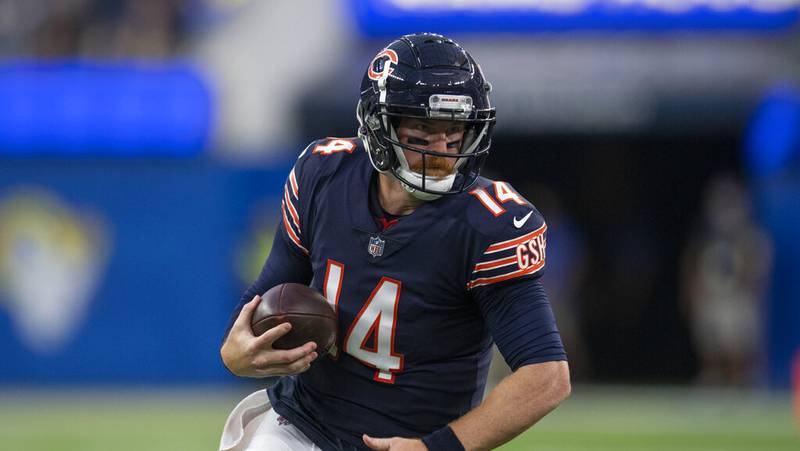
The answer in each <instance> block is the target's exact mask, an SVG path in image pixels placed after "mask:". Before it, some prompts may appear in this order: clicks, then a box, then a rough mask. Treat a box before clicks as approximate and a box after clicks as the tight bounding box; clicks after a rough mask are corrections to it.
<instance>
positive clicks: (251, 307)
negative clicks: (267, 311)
mask: <svg viewBox="0 0 800 451" xmlns="http://www.w3.org/2000/svg"><path fill="white" fill-rule="evenodd" d="M260 301H261V296H259V295H255V296H254V297H253V299H251V300H250V302H248V303H247V304H245V305H243V306H242V310H241V311H239V316H237V317H236V321H234V322H233V327H235V328H239V329H241V328H243V327H244V328H246V329H247V330H250V319H251V318H252V317H253V312H254V311H255V309H256V307H258V304H259V302H260Z"/></svg>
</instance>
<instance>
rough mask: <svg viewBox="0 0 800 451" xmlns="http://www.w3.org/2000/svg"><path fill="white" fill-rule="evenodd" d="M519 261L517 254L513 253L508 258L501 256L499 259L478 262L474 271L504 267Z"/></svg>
mask: <svg viewBox="0 0 800 451" xmlns="http://www.w3.org/2000/svg"><path fill="white" fill-rule="evenodd" d="M516 262H517V256H516V255H512V256H511V257H508V258H501V259H499V260H492V261H488V262H483V263H478V264H477V265H475V270H473V271H472V272H480V271H489V270H490V269H497V268H502V267H503V266H508V265H513V264H514V263H516Z"/></svg>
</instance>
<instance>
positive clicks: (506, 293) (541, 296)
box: [473, 278, 567, 371]
mask: <svg viewBox="0 0 800 451" xmlns="http://www.w3.org/2000/svg"><path fill="white" fill-rule="evenodd" d="M473 297H474V299H475V301H476V302H477V304H478V306H479V307H480V309H481V313H482V314H483V317H484V319H485V321H486V324H487V327H488V328H489V332H490V333H491V335H492V339H493V340H494V342H495V344H497V349H499V350H500V353H501V354H502V355H503V358H504V359H505V361H506V363H507V364H508V366H509V367H511V369H512V370H514V371H516V370H517V369H518V368H520V367H522V366H524V365H530V364H534V363H542V362H550V361H556V360H567V354H566V352H565V351H564V345H563V344H562V342H561V335H560V333H559V331H558V327H557V326H556V320H555V316H554V315H553V310H552V308H551V307H550V302H549V301H548V299H547V294H546V293H545V290H544V287H543V286H542V282H541V280H540V279H538V278H521V279H516V280H513V281H509V282H505V283H498V284H492V285H488V286H486V287H482V288H481V289H479V290H476V291H475V293H474V294H473Z"/></svg>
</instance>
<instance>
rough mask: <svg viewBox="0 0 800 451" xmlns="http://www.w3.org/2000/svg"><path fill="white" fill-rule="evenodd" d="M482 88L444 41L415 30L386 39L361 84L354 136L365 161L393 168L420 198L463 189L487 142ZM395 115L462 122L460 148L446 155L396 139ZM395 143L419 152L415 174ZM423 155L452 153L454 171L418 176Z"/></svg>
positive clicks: (473, 70) (485, 86)
mask: <svg viewBox="0 0 800 451" xmlns="http://www.w3.org/2000/svg"><path fill="white" fill-rule="evenodd" d="M490 90H491V85H490V84H489V82H487V81H486V79H485V78H484V77H483V72H482V71H481V68H480V66H478V63H477V62H475V60H474V59H473V58H472V56H470V54H469V53H467V51H466V50H464V49H463V48H462V47H461V46H460V45H458V44H457V43H456V42H454V41H453V40H451V39H448V38H446V37H444V36H442V35H439V34H433V33H418V34H410V35H406V36H403V37H401V38H399V39H397V40H396V41H394V42H392V43H391V44H389V46H387V47H386V48H385V49H383V50H382V51H381V52H379V53H378V54H377V55H376V56H375V58H373V60H372V62H371V63H370V65H369V67H368V68H367V71H366V73H365V74H364V78H363V80H362V82H361V98H360V100H359V103H358V108H357V113H356V114H357V117H358V121H359V124H360V126H359V129H358V135H359V137H360V138H361V139H362V140H363V142H364V146H365V147H366V150H367V152H368V153H369V157H370V160H371V161H372V165H373V166H374V167H375V169H376V170H378V171H380V172H387V171H388V172H390V173H391V174H393V175H394V176H395V177H397V178H398V179H399V180H400V181H401V182H402V184H403V187H405V188H406V189H407V190H408V191H409V192H410V193H412V194H413V195H415V196H416V197H418V198H420V199H423V200H432V199H436V198H438V197H440V196H442V195H446V194H456V193H460V192H463V191H464V190H466V189H468V188H469V187H470V186H471V185H472V184H473V183H474V182H475V180H476V179H477V177H478V175H479V174H480V170H481V168H482V167H483V163H484V161H485V159H486V156H487V154H488V153H489V146H490V145H491V136H492V130H493V128H494V123H495V110H494V108H492V106H491V105H490V103H489V91H490ZM401 118H418V119H439V120H448V121H458V122H463V123H464V126H465V134H464V138H463V141H462V144H461V149H460V150H459V151H458V153H455V154H453V153H443V152H434V151H429V150H428V151H426V150H422V149H418V148H415V147H412V146H408V145H405V144H402V143H401V142H400V141H399V139H398V138H397V133H396V127H397V124H398V123H399V121H400V119H401ZM403 149H405V150H407V151H410V152H416V153H419V154H422V161H423V168H422V173H419V172H415V171H412V170H411V169H410V168H409V165H408V162H407V161H406V158H405V156H404V154H403ZM426 155H430V156H434V157H444V158H453V159H456V162H455V165H454V168H455V173H453V174H451V175H449V176H444V177H433V176H431V175H428V174H426V173H425V172H426V170H425V165H424V162H425V156H426Z"/></svg>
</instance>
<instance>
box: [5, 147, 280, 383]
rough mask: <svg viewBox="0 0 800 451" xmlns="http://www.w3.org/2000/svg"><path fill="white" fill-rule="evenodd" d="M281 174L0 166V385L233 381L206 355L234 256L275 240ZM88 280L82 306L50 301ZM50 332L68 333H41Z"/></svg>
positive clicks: (200, 165) (224, 314)
mask: <svg viewBox="0 0 800 451" xmlns="http://www.w3.org/2000/svg"><path fill="white" fill-rule="evenodd" d="M287 166H288V163H287ZM287 169H288V167H286V168H284V167H277V168H272V169H233V168H226V167H220V166H218V165H214V164H211V163H208V162H206V161H205V160H170V159H159V160H113V159H110V160H86V159H78V160H33V159H30V160H26V159H23V160H19V159H17V160H0V355H2V361H0V383H55V384H61V383H79V382H80V383H84V382H88V383H97V382H101V383H103V382H108V383H156V382H157V383H162V382H168V383H169V382H196V383H206V382H213V381H223V380H230V379H232V376H229V375H228V374H227V371H226V370H225V369H224V368H223V367H222V365H221V363H220V362H219V357H218V348H219V343H220V339H221V336H222V333H223V330H224V328H225V326H226V323H227V320H228V316H229V312H230V311H231V309H232V308H233V305H234V304H235V303H236V302H237V301H238V298H239V295H240V293H241V292H242V290H243V288H244V282H243V281H244V280H245V279H246V277H242V276H241V275H240V274H237V269H236V268H237V261H239V260H241V256H240V255H238V253H239V252H241V251H242V250H245V251H247V250H248V246H251V247H252V245H251V244H250V243H253V242H254V240H253V237H252V236H250V235H248V233H250V232H252V231H254V230H255V231H257V232H258V233H263V232H265V231H266V232H267V235H269V234H271V232H272V231H273V230H274V226H275V224H276V221H277V218H278V215H277V214H276V210H275V209H276V208H277V207H278V205H279V198H278V196H279V194H280V193H281V189H282V185H283V181H284V179H285V176H286V173H287ZM31 218H33V219H31ZM43 218H44V220H43ZM264 218H267V219H266V221H264V220H263V219H264ZM26 221H27V222H26ZM258 221H261V222H258ZM33 223H36V224H41V223H43V224H45V225H44V226H39V225H37V226H32V225H31V224H33ZM264 229H266V230H264ZM81 237H83V239H82V238H81ZM41 256H44V257H45V258H39V257H41ZM53 262H66V263H67V264H62V265H61V266H59V265H58V264H55V263H53ZM93 262H94V263H93ZM23 263H24V264H25V265H28V266H26V268H27V269H26V270H25V272H24V273H20V272H14V271H15V270H14V269H13V267H14V265H16V267H17V270H16V271H19V267H20V265H21V264H23ZM93 264H96V266H97V269H96V270H95V271H92V270H91V268H92V267H93V266H92V265H93ZM84 267H85V268H84ZM76 268H78V270H76ZM81 268H83V269H81ZM31 274H34V277H30V279H32V280H28V279H29V277H28V276H29V275H31ZM76 274H77V276H76ZM87 274H89V276H87V277H86V279H87V280H89V282H88V283H89V285H92V286H93V287H94V288H93V289H90V290H88V291H87V293H88V294H87V296H86V299H84V300H79V301H75V300H74V299H73V300H72V301H69V302H67V301H65V300H64V299H61V300H60V301H59V299H60V298H58V296H62V294H58V293H65V292H69V291H70V290H78V291H80V290H79V288H80V286H81V285H80V284H79V283H78V284H76V283H75V281H76V280H79V279H81V277H80V276H81V275H83V276H86V275H87ZM92 274H94V279H92V277H91V275H92ZM20 275H22V276H24V277H20ZM65 275H66V277H65ZM92 280H93V281H92ZM84 282H85V281H84ZM39 284H41V285H39ZM54 284H58V286H59V287H60V288H58V287H56V288H58V289H56V288H54ZM54 293H56V294H54ZM54 299H55V300H54ZM45 301H46V302H45ZM83 301H86V302H83ZM48 302H49V303H50V304H47V303H48ZM70 302H73V303H74V305H73V304H70ZM65 304H66V305H67V306H71V307H69V308H67V309H66V310H65V311H62V312H58V313H57V314H56V315H55V318H56V320H57V321H54V320H53V311H52V309H54V308H55V309H58V308H64V306H65ZM47 305H50V310H48V309H47V308H45V307H46V306H47ZM59 306H61V307H59ZM84 306H85V308H86V312H85V314H84V315H81V314H80V313H79V312H80V311H81V309H83V308H84ZM37 308H44V310H41V311H39V310H37ZM48 312H49V313H48ZM76 312H77V313H76ZM26 314H28V319H29V321H28V324H27V326H25V325H23V323H24V321H23V317H24V316H25V315H26ZM48 315H49V316H48ZM75 316H76V317H75ZM44 317H49V318H50V322H49V323H48V322H47V321H42V322H41V324H39V322H38V321H39V319H41V318H44ZM31 318H32V319H31ZM62 320H63V321H72V323H71V324H74V330H73V331H72V332H70V333H62V334H54V333H53V332H52V330H53V326H55V327H56V329H57V328H58V327H61V326H62V325H63V324H66V323H64V322H63V321H62ZM31 321H32V322H33V324H32V325H31V324H30V323H31ZM67 329H69V328H67ZM53 335H56V336H55V337H54V336H53ZM42 337H45V338H42ZM46 337H50V338H49V339H48V338H46ZM40 338H41V339H40Z"/></svg>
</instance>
